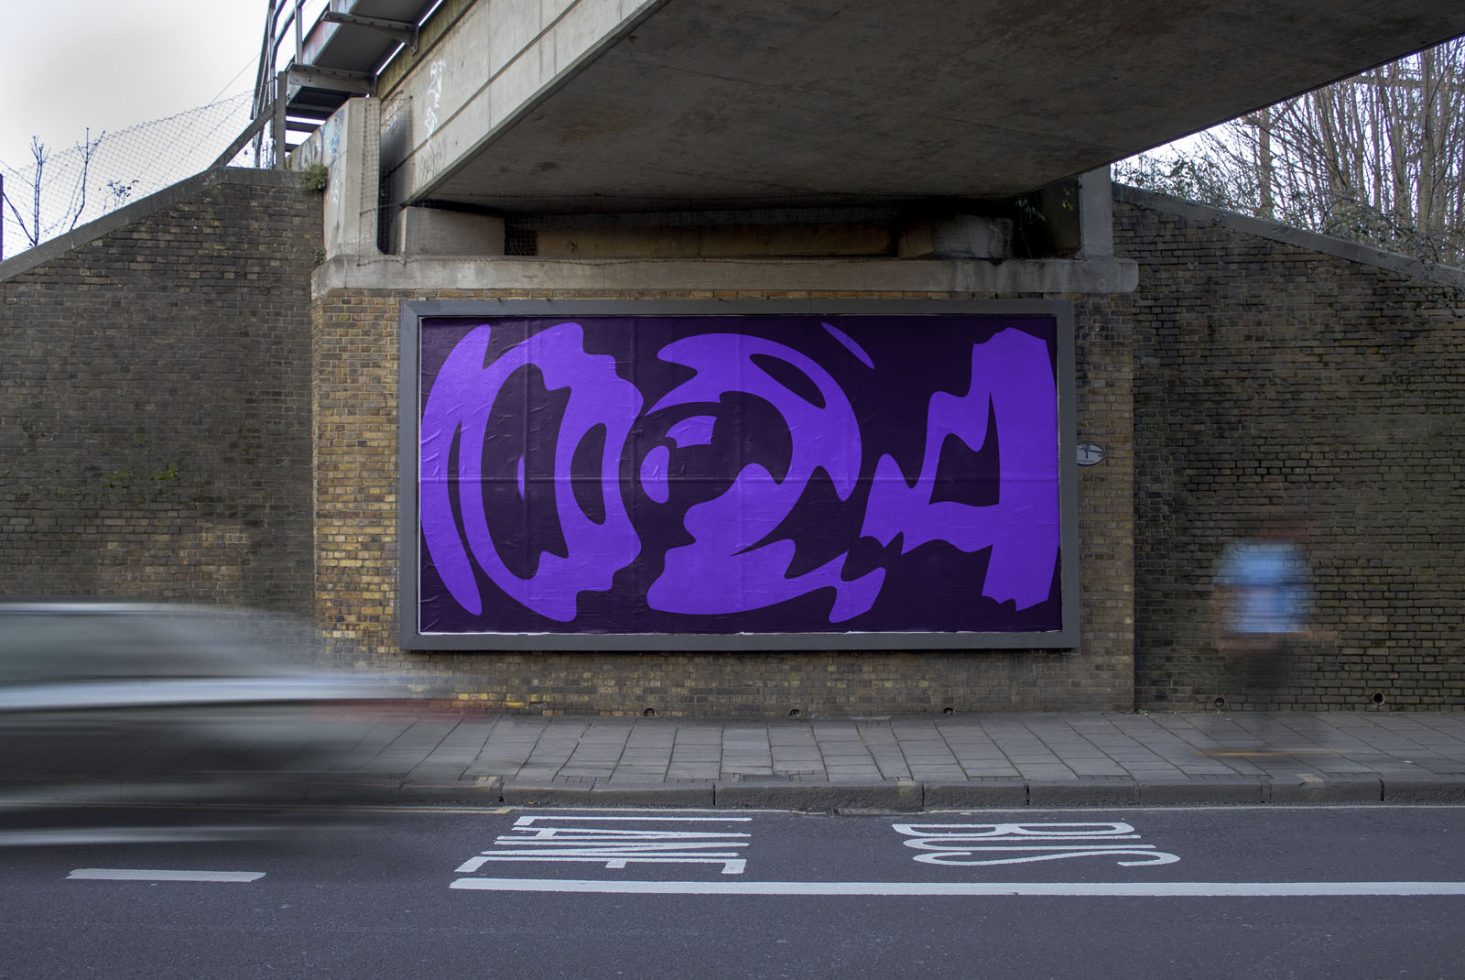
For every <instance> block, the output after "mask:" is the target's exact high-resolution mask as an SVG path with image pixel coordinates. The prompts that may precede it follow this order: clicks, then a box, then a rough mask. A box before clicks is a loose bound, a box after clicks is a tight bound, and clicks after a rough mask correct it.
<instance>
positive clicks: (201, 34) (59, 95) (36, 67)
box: [0, 0, 269, 169]
mask: <svg viewBox="0 0 1465 980" xmlns="http://www.w3.org/2000/svg"><path fill="white" fill-rule="evenodd" d="M268 9H269V3H268V0H0V30H3V33H4V34H5V37H6V44H5V51H4V55H3V57H0V92H3V93H4V95H3V96H0V161H3V162H4V163H6V164H8V165H9V166H11V167H13V168H16V169H24V168H26V167H28V165H29V164H30V161H31V154H30V141H31V137H32V136H33V135H34V136H38V137H40V139H41V142H43V143H45V144H46V145H47V146H48V147H49V148H51V149H52V150H57V151H59V150H65V149H68V148H70V147H72V146H74V145H76V144H78V143H80V142H81V141H82V139H83V136H84V135H85V132H86V129H87V128H88V127H90V128H91V133H92V136H93V138H95V137H96V135H97V134H98V132H100V131H103V130H105V131H107V132H117V131H119V130H123V129H126V128H127V127H129V126H132V125H135V124H137V123H141V122H146V121H148V120H151V119H158V118H161V117H163V116H169V115H172V114H174V113H177V112H181V111H182V110H184V109H191V108H194V107H197V106H201V105H206V104H208V103H210V102H213V101H216V100H217V99H220V98H223V97H225V96H229V95H234V94H237V93H239V92H244V91H249V90H252V88H253V86H254V75H255V69H256V63H257V61H258V59H259V48H260V40H261V38H262V36H263V32H264V22H265V16H266V13H267V11H268Z"/></svg>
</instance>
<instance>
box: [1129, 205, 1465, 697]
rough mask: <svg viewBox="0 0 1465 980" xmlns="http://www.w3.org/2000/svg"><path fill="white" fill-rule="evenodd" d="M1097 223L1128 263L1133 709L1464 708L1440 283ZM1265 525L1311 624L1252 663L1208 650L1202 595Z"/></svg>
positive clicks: (1185, 224) (1462, 535)
mask: <svg viewBox="0 0 1465 980" xmlns="http://www.w3.org/2000/svg"><path fill="white" fill-rule="evenodd" d="M1120 196H1121V198H1125V197H1126V196H1127V197H1128V198H1129V199H1130V200H1138V201H1141V202H1142V201H1143V200H1144V198H1143V196H1142V195H1136V194H1127V192H1123V191H1121V193H1120ZM1152 203H1155V202H1152ZM1158 203H1159V204H1161V205H1163V202H1158ZM1115 226H1116V238H1117V243H1116V244H1117V246H1118V250H1119V252H1120V254H1122V255H1128V256H1129V257H1132V258H1134V259H1136V260H1138V261H1139V263H1140V285H1139V289H1138V291H1137V292H1136V293H1135V295H1134V297H1133V304H1134V306H1133V315H1134V327H1133V332H1134V343H1135V353H1134V373H1135V394H1134V427H1135V442H1136V445H1137V446H1138V451H1137V454H1136V457H1135V484H1136V495H1135V507H1136V522H1137V523H1136V540H1135V549H1136V555H1135V592H1136V598H1135V616H1136V658H1137V659H1136V692H1137V702H1138V704H1139V705H1140V706H1141V707H1164V706H1170V707H1177V708H1179V707H1198V706H1199V707H1210V706H1212V705H1215V704H1216V702H1217V699H1224V702H1225V703H1226V704H1227V705H1228V706H1230V707H1255V706H1265V705H1272V706H1280V707H1296V708H1316V709H1325V708H1365V709H1374V708H1382V709H1388V708H1399V707H1405V708H1408V707H1445V706H1452V707H1455V708H1460V707H1462V706H1465V646H1462V639H1461V634H1462V632H1465V608H1462V596H1465V562H1462V561H1461V560H1460V554H1461V551H1462V548H1465V494H1462V491H1461V487H1462V486H1465V456H1462V452H1461V448H1460V447H1461V445H1462V444H1465V297H1462V295H1461V291H1460V289H1459V287H1458V286H1452V285H1450V281H1451V278H1452V277H1451V276H1450V275H1448V274H1439V273H1437V274H1434V275H1433V279H1431V277H1430V276H1422V275H1409V274H1406V273H1404V272H1401V271H1397V269H1390V268H1388V267H1387V266H1390V265H1394V266H1397V265H1400V263H1398V262H1390V261H1386V260H1384V257H1381V256H1370V255H1368V254H1367V253H1365V252H1363V251H1362V250H1355V251H1356V253H1357V254H1355V255H1353V256H1352V257H1349V253H1350V250H1349V249H1348V248H1345V247H1341V246H1335V245H1330V244H1329V243H1326V242H1317V243H1315V245H1316V246H1317V247H1316V248H1308V247H1304V246H1305V244H1306V242H1305V241H1303V240H1301V237H1300V236H1297V235H1290V236H1289V235H1280V236H1278V235H1273V236H1272V237H1266V236H1267V235H1268V234H1270V232H1268V231H1267V230H1266V229H1263V228H1260V226H1258V225H1256V224H1254V223H1252V224H1248V223H1246V222H1244V221H1237V220H1234V219H1222V218H1221V217H1220V216H1219V214H1216V213H1212V214H1211V216H1210V217H1208V216H1207V215H1206V213H1205V212H1204V211H1202V210H1201V209H1195V208H1190V207H1184V206H1182V207H1180V208H1175V207H1173V206H1160V207H1156V206H1137V205H1136V204H1135V203H1121V204H1120V206H1119V208H1118V211H1117V213H1116V222H1115ZM1278 237H1282V238H1286V237H1291V238H1292V239H1293V241H1292V242H1290V243H1289V242H1287V241H1281V240H1276V239H1277V238H1278ZM1324 249H1327V250H1331V251H1333V252H1334V253H1337V254H1327V251H1324ZM1426 271H1428V270H1426ZM1457 281H1459V282H1465V276H1461V277H1459V278H1458V280H1457ZM1269 517H1276V518H1278V519H1279V520H1280V522H1281V523H1282V524H1290V525H1292V526H1293V527H1294V528H1295V529H1296V530H1297V531H1299V532H1300V533H1301V534H1302V535H1303V548H1304V550H1305V552H1306V553H1307V555H1308V558H1309V561H1310V563H1311V566H1312V574H1313V579H1314V588H1315V592H1316V615H1315V618H1314V622H1313V623H1312V626H1313V629H1312V630H1311V632H1310V633H1309V634H1308V635H1306V636H1303V637H1301V638H1298V639H1296V640H1295V641H1288V642H1285V643H1283V644H1282V645H1281V646H1280V647H1279V648H1278V649H1277V650H1276V651H1275V652H1273V653H1271V654H1268V655H1264V656H1262V657H1260V658H1257V660H1258V662H1255V663H1249V662H1245V661H1241V660H1239V659H1238V658H1235V657H1223V656H1222V655H1221V653H1220V651H1219V649H1218V642H1217V638H1218V633H1217V624H1216V622H1215V619H1214V617H1213V615H1212V608H1211V601H1212V593H1213V588H1212V583H1213V577H1214V573H1215V569H1216V565H1217V561H1218V559H1219V557H1220V555H1221V553H1222V549H1223V548H1224V547H1225V546H1226V544H1227V542H1229V541H1232V540H1235V539H1237V538H1239V537H1244V536H1246V535H1248V534H1251V533H1253V530H1254V528H1255V527H1256V526H1257V524H1258V522H1266V521H1267V519H1268V518H1269Z"/></svg>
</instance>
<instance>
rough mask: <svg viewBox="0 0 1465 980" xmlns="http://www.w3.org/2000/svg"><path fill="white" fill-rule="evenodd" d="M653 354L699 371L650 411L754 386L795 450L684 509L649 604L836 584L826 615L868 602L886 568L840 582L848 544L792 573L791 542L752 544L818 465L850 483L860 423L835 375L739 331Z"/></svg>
mask: <svg viewBox="0 0 1465 980" xmlns="http://www.w3.org/2000/svg"><path fill="white" fill-rule="evenodd" d="M756 355H762V356H765V357H772V358H776V359H778V360H780V361H783V362H784V363H786V364H788V365H790V366H792V367H794V368H796V369H797V370H799V371H801V372H802V373H803V374H804V375H805V376H806V377H807V378H808V379H809V380H810V381H812V382H813V383H814V385H815V386H816V387H817V388H818V389H819V393H820V395H821V396H822V400H823V403H824V406H823V407H822V408H821V407H818V406H815V405H814V404H812V403H811V402H809V401H807V400H806V399H804V398H802V397H800V396H799V395H797V394H795V393H794V392H792V391H790V390H789V389H788V388H787V387H786V386H784V385H783V384H781V383H779V382H778V381H777V380H775V379H774V378H773V377H772V376H771V375H770V374H768V373H767V372H766V371H764V370H763V369H762V368H761V367H759V366H758V364H757V363H756V362H755V361H754V357H755V356H756ZM657 357H658V358H660V359H661V360H663V361H667V362H669V363H672V364H681V365H683V366H685V367H689V368H691V369H692V370H693V371H695V372H696V374H695V375H694V376H693V377H692V378H691V379H690V380H688V381H685V382H683V383H682V384H681V385H679V386H677V387H676V388H675V389H673V390H672V391H670V392H668V393H667V394H666V395H664V396H663V397H662V398H661V399H660V400H659V401H658V402H657V403H656V404H655V405H653V406H652V407H651V409H650V413H649V414H654V413H656V412H659V411H662V410H663V409H667V408H673V407H675V406H678V405H690V404H703V403H707V404H717V403H718V402H719V401H720V400H721V398H722V396H723V395H724V394H728V393H734V392H738V393H743V394H748V395H752V396H755V397H757V398H761V399H763V400H764V401H766V402H768V403H769V404H770V405H772V406H773V407H774V408H775V409H776V410H777V411H778V413H779V414H780V415H781V416H783V420H784V423H785V424H786V425H787V427H788V432H789V435H790V437H791V438H792V443H793V451H792V458H791V460H790V461H789V467H788V472H787V473H786V474H785V475H784V478H783V480H781V481H780V480H775V479H774V478H773V474H771V473H770V472H769V471H768V470H767V468H765V467H764V466H762V465H760V464H758V463H750V464H749V465H747V466H744V467H743V468H742V469H741V470H739V472H738V474H737V476H736V477H734V478H733V482H732V486H730V487H729V488H728V489H727V490H726V491H725V492H724V493H722V494H721V495H720V496H718V497H715V498H713V499H712V500H709V501H706V502H704V503H701V504H696V505H694V506H692V507H690V508H688V509H687V513H686V516H685V517H684V518H683V526H684V527H685V528H686V529H687V531H688V532H689V533H690V534H691V535H692V537H693V543H692V544H690V545H685V546H682V547H676V548H670V549H668V550H667V552H666V566H665V569H664V571H663V572H662V574H661V575H660V576H659V577H658V578H657V579H656V581H654V582H652V583H651V587H650V588H649V589H648V590H647V593H646V600H647V604H648V605H649V606H650V607H651V608H653V609H657V610H660V611H662V612H670V613H688V614H703V615H716V614H726V613H735V612H745V611H748V610H753V609H761V608H764V607H766V606H772V605H776V604H777V603H780V602H784V601H786V600H788V599H793V598H796V597H798V596H802V595H805V594H807V593H809V592H813V591H815V590H816V589H823V588H832V589H834V590H835V599H834V604H833V608H832V609H831V611H830V614H829V621H830V622H831V623H837V622H843V621H844V620H847V619H850V618H852V617H854V616H858V615H859V614H860V613H863V612H866V611H868V610H869V609H870V607H871V606H873V605H874V603H875V599H876V597H877V596H878V595H879V592H880V586H881V583H882V582H883V581H884V577H885V572H884V570H883V569H876V570H874V571H872V572H869V573H867V574H866V575H863V576H861V577H860V578H857V579H854V580H853V581H845V580H844V578H843V577H842V575H841V571H842V569H843V568H844V563H845V559H846V558H847V557H848V554H849V553H848V552H844V553H841V554H839V555H837V556H836V557H834V558H832V559H830V560H829V561H827V562H825V563H824V564H823V565H820V566H819V567H818V568H815V569H813V570H811V571H808V572H806V573H804V574H802V575H796V576H790V575H789V567H790V565H791V564H792V562H793V558H794V550H795V546H794V542H793V541H790V540H787V539H780V540H777V541H772V542H769V543H768V544H765V545H761V546H759V545H758V542H760V541H762V540H763V539H764V538H765V537H767V536H768V535H769V534H770V533H772V532H773V531H774V530H776V529H777V528H778V526H779V524H781V523H782V522H783V520H784V519H785V518H786V517H788V515H789V514H790V513H792V512H793V509H794V506H795V504H797V503H798V500H799V497H800V496H801V495H802V494H803V492H804V489H805V487H807V486H808V483H809V480H810V479H811V478H812V477H813V475H814V473H815V471H816V470H823V471H824V472H825V473H826V474H827V475H828V476H829V479H830V480H831V481H832V482H833V484H834V488H835V492H836V493H837V494H838V496H839V499H840V500H847V499H849V496H850V494H851V493H852V492H853V491H854V489H855V483H856V481H857V480H858V478H859V475H860V427H859V423H858V422H857V421H856V419H855V414H854V410H853V409H852V408H851V407H850V403H849V399H848V397H846V395H845V393H844V391H843V389H841V388H840V386H839V384H838V383H837V382H836V381H835V380H834V378H833V377H831V376H830V375H829V373H828V372H827V371H825V370H824V369H823V368H822V367H820V366H819V365H818V364H817V363H815V362H814V361H813V360H812V359H810V358H808V357H806V356H804V355H803V354H800V353H799V352H798V351H796V350H794V349H793V348H791V347H787V346H785V345H783V344H779V343H776V342H774V341H770V340H765V339H762V338H759V337H752V336H747V335H741V334H732V333H709V334H702V335H700V336H695V337H688V338H685V339H683V340H678V341H675V342H673V343H670V344H668V345H666V346H665V347H663V348H662V349H661V351H660V353H658V355H657Z"/></svg>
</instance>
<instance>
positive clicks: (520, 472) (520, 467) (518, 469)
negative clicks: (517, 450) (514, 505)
mask: <svg viewBox="0 0 1465 980" xmlns="http://www.w3.org/2000/svg"><path fill="white" fill-rule="evenodd" d="M514 479H515V481H516V482H517V483H518V484H519V499H520V500H523V499H524V496H525V493H524V457H523V456H520V457H519V462H518V463H517V464H516V465H515V467H514Z"/></svg>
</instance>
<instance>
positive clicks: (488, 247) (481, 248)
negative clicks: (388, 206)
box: [397, 208, 504, 255]
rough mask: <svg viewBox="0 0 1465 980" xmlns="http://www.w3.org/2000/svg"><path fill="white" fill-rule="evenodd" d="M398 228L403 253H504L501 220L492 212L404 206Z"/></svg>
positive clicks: (502, 223) (398, 218) (398, 220)
mask: <svg viewBox="0 0 1465 980" xmlns="http://www.w3.org/2000/svg"><path fill="white" fill-rule="evenodd" d="M397 228H398V237H399V247H398V251H399V252H400V253H401V254H402V255H503V254H504V219H502V218H496V217H494V216H492V215H486V214H470V213H468V212H464V211H439V210H436V209H434V208H403V209H402V213H401V214H400V215H398V217H397Z"/></svg>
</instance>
